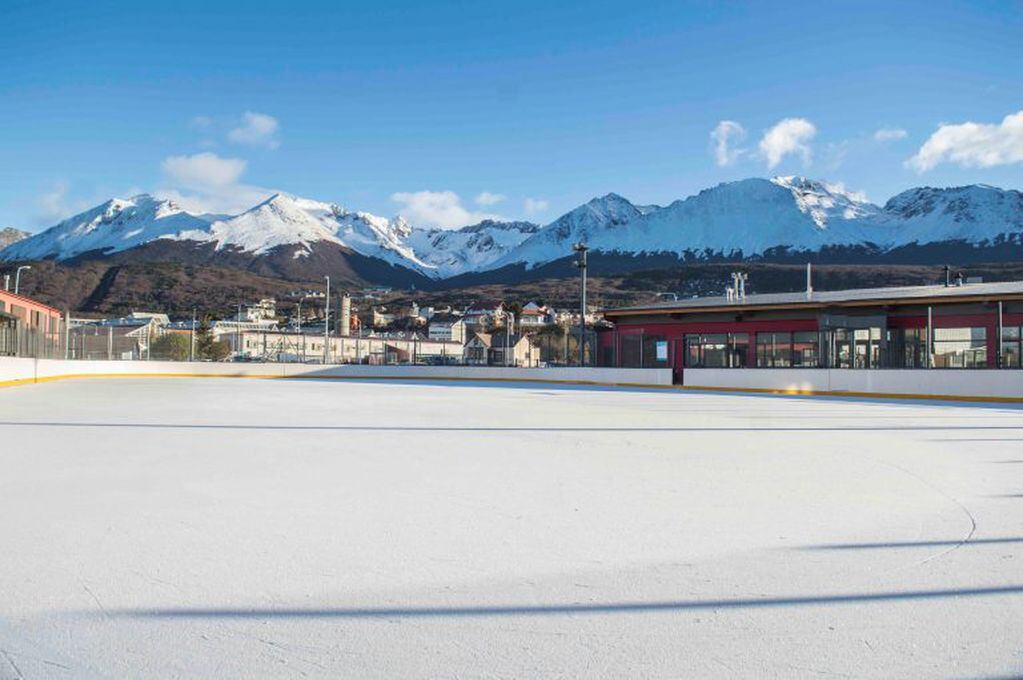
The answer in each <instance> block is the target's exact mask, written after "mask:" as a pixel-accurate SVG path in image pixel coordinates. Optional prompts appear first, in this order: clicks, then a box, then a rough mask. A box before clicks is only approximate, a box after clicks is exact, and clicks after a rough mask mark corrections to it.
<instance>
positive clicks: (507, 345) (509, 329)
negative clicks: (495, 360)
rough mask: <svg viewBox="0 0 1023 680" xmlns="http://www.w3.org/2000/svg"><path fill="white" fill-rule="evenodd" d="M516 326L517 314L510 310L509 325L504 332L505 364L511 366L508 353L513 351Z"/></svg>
mask: <svg viewBox="0 0 1023 680" xmlns="http://www.w3.org/2000/svg"><path fill="white" fill-rule="evenodd" d="M514 328H515V314H513V313H512V312H508V327H507V328H506V329H505V333H504V365H505V366H510V365H511V364H509V363H508V362H509V361H510V359H509V357H508V355H509V354H510V352H511V333H512V330H513V329H514Z"/></svg>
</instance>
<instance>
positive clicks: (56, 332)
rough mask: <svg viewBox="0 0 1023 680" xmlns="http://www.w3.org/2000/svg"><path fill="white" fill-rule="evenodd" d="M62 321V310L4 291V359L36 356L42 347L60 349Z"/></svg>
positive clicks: (0, 347)
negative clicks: (58, 347)
mask: <svg viewBox="0 0 1023 680" xmlns="http://www.w3.org/2000/svg"><path fill="white" fill-rule="evenodd" d="M62 321H63V315H62V314H61V312H60V310H59V309H56V308H54V307H50V306H49V305H45V304H43V303H42V302H39V301H38V300H33V299H32V298H29V297H25V296H24V295H16V294H14V293H12V292H10V291H7V290H0V356H19V355H28V354H29V353H30V352H31V353H33V354H34V353H35V352H36V350H37V349H38V348H39V347H41V346H46V347H50V346H56V345H57V344H58V342H59V338H60V333H61V329H62V325H63V324H62Z"/></svg>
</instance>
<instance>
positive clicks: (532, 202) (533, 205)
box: [522, 198, 550, 215]
mask: <svg viewBox="0 0 1023 680" xmlns="http://www.w3.org/2000/svg"><path fill="white" fill-rule="evenodd" d="M549 207H550V203H549V202H548V201H545V200H544V199H542V198H527V199H526V200H525V201H524V202H523V204H522V208H523V209H524V210H525V211H526V214H527V215H536V214H537V213H542V212H546V211H547V208H549Z"/></svg>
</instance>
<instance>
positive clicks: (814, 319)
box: [597, 279, 1023, 383]
mask: <svg viewBox="0 0 1023 680" xmlns="http://www.w3.org/2000/svg"><path fill="white" fill-rule="evenodd" d="M737 284H738V285H736V286H735V287H730V288H729V289H728V293H727V294H726V295H725V296H722V297H709V298H693V299H686V300H672V301H662V302H656V303H652V304H648V305H636V306H631V307H623V308H619V309H609V310H606V311H605V313H604V314H605V317H606V319H607V320H608V321H611V322H612V324H613V327H610V328H608V329H605V330H603V331H602V332H601V333H600V334H599V340H598V347H599V352H598V357H597V358H598V363H599V364H600V365H602V366H619V367H633V368H634V367H649V368H665V367H670V368H672V369H673V370H674V372H675V377H676V381H677V382H680V383H681V382H682V374H683V372H684V371H685V369H686V368H735V369H739V368H757V369H771V368H838V369H852V370H855V369H928V368H931V369H996V368H1005V369H1018V368H1020V351H1021V347H1020V342H1021V340H1020V336H1021V332H1020V331H1021V326H1023V282H1021V281H1014V282H1003V283H964V282H962V280H960V281H958V282H956V283H951V282H950V283H949V284H948V285H934V286H911V287H892V288H867V289H857V290H838V291H815V290H813V289H812V288H811V287H810V286H809V285H808V286H807V290H806V291H801V292H798V293H774V294H751V295H746V294H745V293H744V292H743V289H744V287H745V280H744V279H738V280H737Z"/></svg>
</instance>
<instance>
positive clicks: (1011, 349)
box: [1000, 326, 1023, 368]
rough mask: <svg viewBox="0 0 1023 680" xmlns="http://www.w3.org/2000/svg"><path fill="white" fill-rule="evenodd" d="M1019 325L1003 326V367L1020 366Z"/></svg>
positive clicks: (1021, 348) (1022, 335) (1022, 348)
mask: <svg viewBox="0 0 1023 680" xmlns="http://www.w3.org/2000/svg"><path fill="white" fill-rule="evenodd" d="M1020 330H1021V329H1020V327H1019V326H1004V327H1002V361H1001V364H1000V365H1001V366H1002V368H1019V367H1020V356H1021V350H1023V347H1021V337H1023V333H1021V332H1020Z"/></svg>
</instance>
